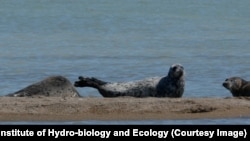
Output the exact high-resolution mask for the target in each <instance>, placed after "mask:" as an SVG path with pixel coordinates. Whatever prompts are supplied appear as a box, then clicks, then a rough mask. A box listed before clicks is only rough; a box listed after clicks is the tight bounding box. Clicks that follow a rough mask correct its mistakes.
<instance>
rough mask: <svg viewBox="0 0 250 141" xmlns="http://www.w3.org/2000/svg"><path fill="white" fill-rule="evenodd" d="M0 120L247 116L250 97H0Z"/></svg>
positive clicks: (155, 118) (249, 110) (164, 118)
mask: <svg viewBox="0 0 250 141" xmlns="http://www.w3.org/2000/svg"><path fill="white" fill-rule="evenodd" d="M0 105H1V108H0V120H1V121H63V120H149V119H152V120H167V119H202V118H230V117H235V118H236V117H243V116H250V98H232V97H231V98H133V97H120V98H102V97H85V98H61V97H29V98H26V97H0Z"/></svg>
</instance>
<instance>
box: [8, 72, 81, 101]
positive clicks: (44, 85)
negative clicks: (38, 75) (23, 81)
mask: <svg viewBox="0 0 250 141" xmlns="http://www.w3.org/2000/svg"><path fill="white" fill-rule="evenodd" d="M6 96H10V97H30V96H50V97H79V96H80V95H79V93H78V92H77V90H76V89H75V87H74V86H73V84H72V83H71V82H70V81H69V80H68V79H67V78H65V77H63V76H60V75H59V76H50V77H47V78H45V79H44V80H41V81H39V82H37V83H34V84H31V85H29V86H27V87H25V88H23V89H21V90H19V91H17V92H14V93H11V94H7V95H6Z"/></svg>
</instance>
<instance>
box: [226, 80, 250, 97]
mask: <svg viewBox="0 0 250 141" xmlns="http://www.w3.org/2000/svg"><path fill="white" fill-rule="evenodd" d="M222 85H223V86H224V87H225V88H226V89H228V90H229V91H230V92H231V93H232V95H233V96H235V97H238V96H250V81H246V80H244V79H242V78H240V77H230V78H227V79H226V80H225V81H224V82H223V84H222Z"/></svg>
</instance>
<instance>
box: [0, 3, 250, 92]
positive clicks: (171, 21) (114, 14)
mask: <svg viewBox="0 0 250 141" xmlns="http://www.w3.org/2000/svg"><path fill="white" fill-rule="evenodd" d="M249 6H250V1H248V0H241V1H233V0H221V1H217V0H210V1H199V0H189V1H185V0H176V1H172V0H154V1H153V0H128V1H116V0H108V1H102V0H85V1H82V0H74V1H68V0H54V1H50V0H41V1H32V0H22V1H19V0H8V1H7V0H5V1H1V5H0V15H1V19H0V41H1V42H0V59H1V62H0V66H1V67H0V79H1V80H2V81H1V84H0V89H1V95H5V94H7V93H11V92H14V91H17V90H19V89H21V88H23V87H26V86H27V85H29V84H31V83H34V82H37V81H39V80H41V79H43V78H45V77H47V76H50V75H57V74H60V75H63V76H65V77H67V78H68V79H70V81H72V83H73V82H74V81H76V80H77V77H78V76H79V75H84V76H95V77H98V78H100V79H103V80H106V81H111V82H112V81H115V82H116V81H130V80H138V79H144V78H146V77H152V76H163V75H166V74H167V72H168V69H169V66H170V65H171V64H173V63H181V64H182V65H183V66H184V68H185V71H186V89H185V92H184V95H183V96H184V97H227V96H231V94H230V93H229V91H227V90H226V89H225V88H223V87H222V85H221V84H222V82H223V81H224V80H225V79H226V78H227V77H230V76H240V77H243V78H245V79H249V80H250V73H249V71H248V70H249V69H250V65H249V61H248V58H249V57H250V50H249V47H248V45H249V43H250V24H249V23H250V18H249V13H250V9H249ZM77 90H78V91H79V92H80V94H81V95H82V96H94V97H100V94H99V93H98V92H97V91H96V90H95V89H91V88H86V89H81V88H77Z"/></svg>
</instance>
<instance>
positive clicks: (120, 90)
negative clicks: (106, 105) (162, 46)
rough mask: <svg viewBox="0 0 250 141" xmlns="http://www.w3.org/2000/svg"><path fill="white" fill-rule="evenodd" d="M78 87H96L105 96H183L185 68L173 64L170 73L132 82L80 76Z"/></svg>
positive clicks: (76, 83) (77, 82) (76, 84)
mask: <svg viewBox="0 0 250 141" xmlns="http://www.w3.org/2000/svg"><path fill="white" fill-rule="evenodd" d="M74 85H75V86H76V87H93V88H96V89H97V90H98V91H99V92H100V94H101V95H102V96H103V97H117V96H133V97H182V95H183V92H184V85H185V81H184V68H183V66H182V65H180V64H173V65H172V66H171V67H170V69H169V71H168V75H167V76H164V77H152V78H147V79H144V80H138V81H130V82H105V81H102V80H99V79H97V78H94V77H82V76H80V77H79V81H76V82H75V84H74Z"/></svg>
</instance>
